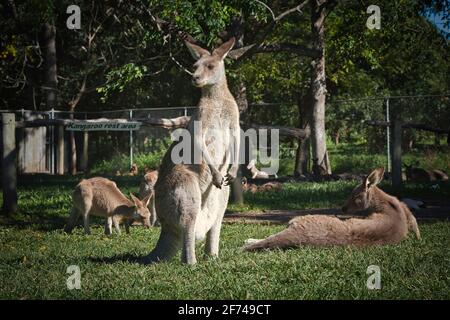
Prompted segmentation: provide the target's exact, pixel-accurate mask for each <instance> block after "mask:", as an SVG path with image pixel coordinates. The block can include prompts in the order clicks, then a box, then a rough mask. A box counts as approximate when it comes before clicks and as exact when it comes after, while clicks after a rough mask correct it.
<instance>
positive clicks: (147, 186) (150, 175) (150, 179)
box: [139, 170, 158, 226]
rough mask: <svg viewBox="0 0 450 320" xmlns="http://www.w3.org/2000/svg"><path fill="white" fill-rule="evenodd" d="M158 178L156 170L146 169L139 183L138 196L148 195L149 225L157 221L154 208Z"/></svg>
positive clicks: (144, 196) (142, 197)
mask: <svg viewBox="0 0 450 320" xmlns="http://www.w3.org/2000/svg"><path fill="white" fill-rule="evenodd" d="M157 180H158V170H153V171H147V173H146V174H145V175H144V178H143V179H142V181H141V184H140V185H139V196H140V197H141V199H144V198H146V197H147V196H150V202H149V204H148V210H149V211H150V225H151V226H154V225H155V224H156V222H157V216H156V209H155V184H156V181H157Z"/></svg>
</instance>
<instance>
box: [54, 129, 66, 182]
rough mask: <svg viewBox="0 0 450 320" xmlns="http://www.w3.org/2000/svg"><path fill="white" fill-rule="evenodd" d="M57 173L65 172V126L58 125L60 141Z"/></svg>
mask: <svg viewBox="0 0 450 320" xmlns="http://www.w3.org/2000/svg"><path fill="white" fill-rule="evenodd" d="M56 149H57V150H56V174H64V126H63V125H59V126H58V143H57V145H56Z"/></svg>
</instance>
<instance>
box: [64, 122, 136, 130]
mask: <svg viewBox="0 0 450 320" xmlns="http://www.w3.org/2000/svg"><path fill="white" fill-rule="evenodd" d="M140 127H141V122H135V121H127V122H119V121H107V122H106V121H105V122H102V121H96V122H92V121H77V122H72V123H69V124H68V125H67V126H66V130H69V131H136V130H139V128H140Z"/></svg>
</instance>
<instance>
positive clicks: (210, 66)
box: [206, 64, 214, 70]
mask: <svg viewBox="0 0 450 320" xmlns="http://www.w3.org/2000/svg"><path fill="white" fill-rule="evenodd" d="M206 67H207V68H208V69H209V70H212V69H214V65H212V64H208V65H207V66H206Z"/></svg>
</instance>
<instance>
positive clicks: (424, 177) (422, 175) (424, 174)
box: [405, 165, 449, 182]
mask: <svg viewBox="0 0 450 320" xmlns="http://www.w3.org/2000/svg"><path fill="white" fill-rule="evenodd" d="M405 167H406V170H405V174H406V178H407V180H408V181H411V182H430V181H448V180H449V178H448V175H447V174H446V173H445V172H443V171H441V170H437V169H435V170H426V169H422V168H417V167H413V166H412V165H411V166H408V165H405Z"/></svg>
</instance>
